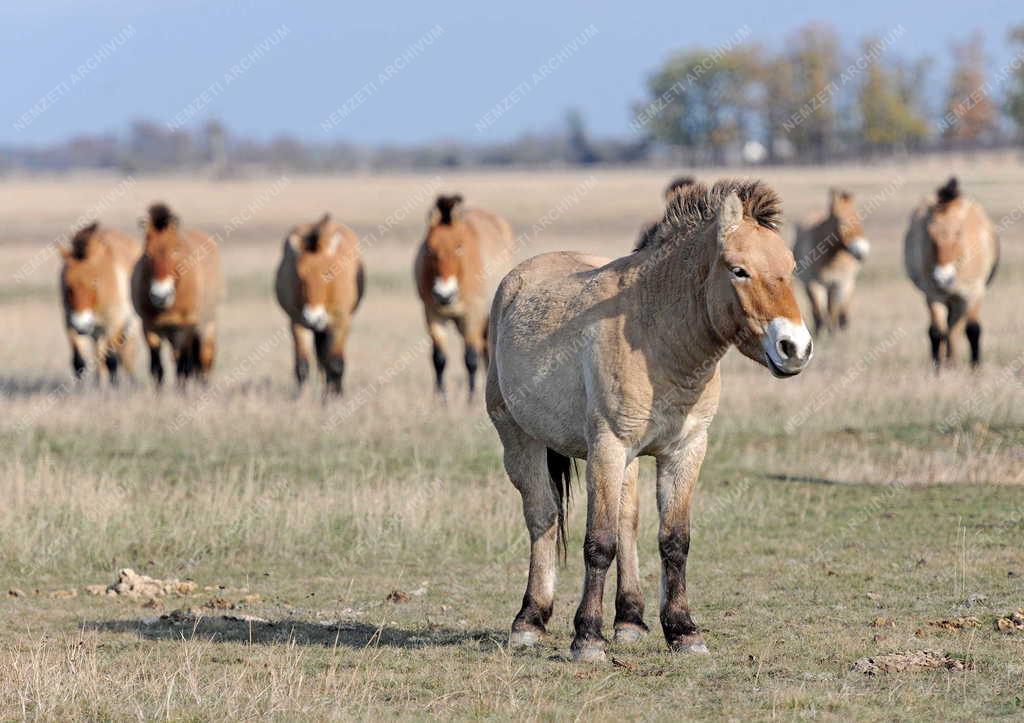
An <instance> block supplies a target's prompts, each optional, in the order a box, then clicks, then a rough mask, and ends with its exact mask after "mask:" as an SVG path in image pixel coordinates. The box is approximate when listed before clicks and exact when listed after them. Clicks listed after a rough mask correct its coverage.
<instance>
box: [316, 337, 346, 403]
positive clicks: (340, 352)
mask: <svg viewBox="0 0 1024 723" xmlns="http://www.w3.org/2000/svg"><path fill="white" fill-rule="evenodd" d="M326 335H327V337H328V340H327V342H326V344H325V346H324V349H323V350H322V352H321V354H320V365H321V367H323V370H324V379H325V381H326V382H327V393H328V394H341V390H342V379H343V377H344V376H345V340H346V339H348V319H341V320H338V321H337V322H336V323H335V324H334V326H332V327H331V328H330V329H329V330H328V331H327V332H326ZM316 339H317V344H320V334H319V333H317V337H316Z"/></svg>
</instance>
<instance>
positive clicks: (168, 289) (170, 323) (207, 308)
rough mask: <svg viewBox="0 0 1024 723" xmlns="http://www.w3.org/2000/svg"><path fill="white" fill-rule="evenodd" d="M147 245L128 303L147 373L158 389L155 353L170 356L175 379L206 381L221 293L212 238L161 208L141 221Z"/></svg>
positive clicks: (160, 369)
mask: <svg viewBox="0 0 1024 723" xmlns="http://www.w3.org/2000/svg"><path fill="white" fill-rule="evenodd" d="M142 227H143V229H144V232H145V238H146V243H145V246H144V247H143V253H142V257H141V258H140V259H139V261H138V263H136V264H135V271H134V273H133V274H132V301H133V303H134V304H135V310H136V311H137V312H138V314H139V316H140V317H141V318H142V329H143V331H144V332H145V335H146V344H147V345H148V346H149V370H150V373H151V374H152V376H153V379H154V380H155V381H156V383H157V385H160V384H161V383H163V378H164V367H163V362H162V361H161V359H160V347H161V346H162V344H163V342H164V341H167V342H168V343H169V344H170V346H171V349H172V351H173V353H174V360H175V364H176V368H177V379H178V383H179V384H183V383H184V382H185V381H186V380H187V379H188V378H190V377H193V376H198V377H199V378H200V380H202V381H206V380H207V379H208V377H209V374H210V369H211V368H212V367H213V359H214V354H215V351H216V343H217V304H218V303H219V302H220V299H221V297H222V296H223V293H224V284H223V280H222V278H221V270H220V250H219V249H218V248H217V243H216V241H214V239H213V237H211V236H209V235H207V234H205V233H203V232H201V231H197V230H194V229H188V230H182V229H181V227H180V221H179V220H178V217H177V216H175V215H174V214H173V213H172V212H171V210H170V209H169V208H168V207H167V206H165V205H164V204H162V203H157V204H154V205H152V206H150V207H149V215H148V218H147V219H146V220H145V221H143V223H142Z"/></svg>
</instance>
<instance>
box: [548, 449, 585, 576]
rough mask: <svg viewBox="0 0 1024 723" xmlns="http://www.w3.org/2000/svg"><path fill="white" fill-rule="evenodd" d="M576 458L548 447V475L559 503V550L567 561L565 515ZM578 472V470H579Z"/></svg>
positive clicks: (570, 494)
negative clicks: (573, 458)
mask: <svg viewBox="0 0 1024 723" xmlns="http://www.w3.org/2000/svg"><path fill="white" fill-rule="evenodd" d="M574 466H575V460H572V459H570V458H569V457H566V456H565V455H563V454H559V453H558V452H556V451H555V450H553V449H551V448H550V447H549V448H548V476H549V477H550V481H551V491H552V492H553V493H554V495H555V502H556V503H557V504H558V550H559V553H560V556H561V558H562V561H563V562H564V561H565V556H566V544H565V517H566V511H567V510H568V508H569V502H570V500H571V499H572V473H573V467H574ZM577 472H578V471H577Z"/></svg>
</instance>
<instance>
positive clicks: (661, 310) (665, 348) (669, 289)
mask: <svg viewBox="0 0 1024 723" xmlns="http://www.w3.org/2000/svg"><path fill="white" fill-rule="evenodd" d="M714 243H715V240H714V238H713V237H710V238H709V237H707V232H705V234H704V235H703V236H702V237H699V238H696V239H692V240H690V241H688V242H683V243H678V244H674V245H673V246H672V247H656V248H653V249H650V250H648V251H645V252H642V254H640V255H638V258H637V263H636V264H635V265H634V268H633V269H632V270H631V276H632V279H631V282H632V285H633V287H634V288H635V289H636V290H637V295H638V300H639V303H640V304H641V314H642V315H643V318H644V328H645V329H646V332H647V334H646V336H647V339H646V342H647V344H648V347H649V350H650V352H651V353H652V354H653V356H654V358H655V359H657V360H658V361H659V365H658V366H659V369H660V370H662V371H663V373H665V375H666V377H667V378H669V379H671V380H672V381H673V383H674V384H677V385H682V386H685V387H687V388H702V387H703V386H704V385H705V384H707V382H708V381H710V379H711V377H712V376H714V372H715V369H716V368H717V366H718V361H719V360H720V359H721V358H722V356H723V355H724V354H725V352H726V351H728V348H729V346H730V344H729V343H728V342H727V341H726V340H723V339H721V338H719V337H718V334H717V333H716V332H715V329H714V327H713V326H712V324H711V318H710V316H709V311H708V304H707V297H706V287H705V280H706V274H707V269H709V268H710V266H711V261H712V259H711V255H712V253H713V246H714Z"/></svg>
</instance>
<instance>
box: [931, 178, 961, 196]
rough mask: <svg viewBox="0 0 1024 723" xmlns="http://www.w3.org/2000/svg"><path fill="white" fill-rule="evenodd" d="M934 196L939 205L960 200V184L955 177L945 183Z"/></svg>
mask: <svg viewBox="0 0 1024 723" xmlns="http://www.w3.org/2000/svg"><path fill="white" fill-rule="evenodd" d="M935 195H936V196H937V197H938V199H939V203H950V202H951V201H955V200H956V199H958V198H960V182H959V181H957V180H956V176H953V177H951V178H950V179H949V180H948V181H946V185H944V186H943V187H942V188H940V189H939V190H938V191H936V192H935Z"/></svg>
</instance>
